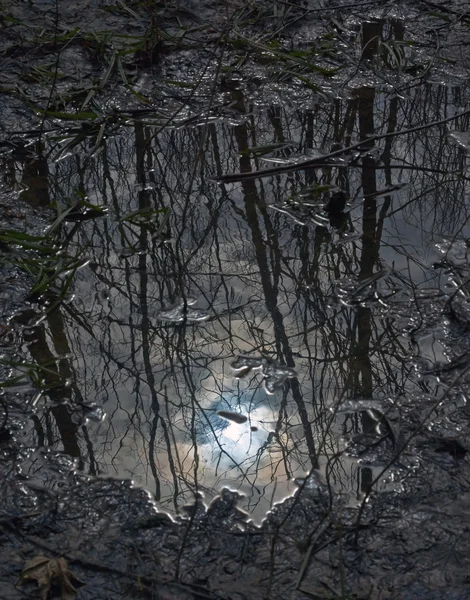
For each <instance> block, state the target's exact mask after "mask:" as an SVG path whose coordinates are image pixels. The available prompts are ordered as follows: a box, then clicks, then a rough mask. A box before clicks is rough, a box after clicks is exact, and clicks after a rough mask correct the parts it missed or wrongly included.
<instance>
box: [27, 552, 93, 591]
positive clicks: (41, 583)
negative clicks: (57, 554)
mask: <svg viewBox="0 0 470 600" xmlns="http://www.w3.org/2000/svg"><path fill="white" fill-rule="evenodd" d="M21 575H22V583H23V582H24V581H26V580H28V579H36V581H37V582H38V588H39V593H40V596H41V600H47V597H48V596H49V592H50V590H51V587H52V585H60V588H61V597H62V600H75V598H76V597H77V590H76V589H75V588H74V586H73V584H72V580H75V581H76V582H77V583H81V581H80V580H78V579H77V578H76V577H75V576H74V575H72V573H71V572H70V571H69V569H68V566H67V561H66V560H65V558H47V557H46V556H35V557H34V558H32V559H31V560H28V561H27V562H26V564H25V566H24V568H23V572H22V573H21Z"/></svg>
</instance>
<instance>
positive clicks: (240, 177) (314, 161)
mask: <svg viewBox="0 0 470 600" xmlns="http://www.w3.org/2000/svg"><path fill="white" fill-rule="evenodd" d="M468 114H470V109H467V110H464V111H463V112H461V113H459V114H458V115H454V116H452V117H447V118H446V119H441V120H439V121H433V122H432V123H428V124H426V125H417V126H416V127H410V128H409V129H401V130H400V131H391V132H388V133H383V134H379V135H373V136H370V137H368V138H367V139H365V140H361V141H360V142H357V144H352V145H351V146H348V147H347V148H341V149H339V150H335V151H334V152H330V153H329V154H324V155H323V156H318V157H316V158H310V159H309V160H304V161H302V162H299V163H296V164H292V165H285V166H282V167H272V168H271V169H260V170H259V171H250V172H249V173H230V174H228V175H219V176H217V177H211V179H212V180H213V181H218V182H220V183H230V182H234V181H246V180H248V179H256V178H258V177H271V176H272V175H280V174H282V173H289V172H291V171H298V170H301V169H308V168H311V167H318V166H319V163H324V162H325V161H326V160H328V159H330V158H335V157H336V156H341V155H342V154H345V153H346V152H351V151H352V150H357V149H358V148H361V147H362V146H364V144H370V143H371V142H375V141H377V140H383V139H386V138H393V137H397V136H399V135H406V134H408V133H415V132H416V131H423V130H424V129H430V128H431V127H437V126H439V125H444V124H445V123H449V122H450V121H455V120H456V119H458V118H460V117H465V116H466V115H468Z"/></svg>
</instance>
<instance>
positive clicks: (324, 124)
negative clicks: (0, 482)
mask: <svg viewBox="0 0 470 600" xmlns="http://www.w3.org/2000/svg"><path fill="white" fill-rule="evenodd" d="M439 92H440V88H439V87H438V86H434V87H433V86H429V87H428V88H426V89H425V90H423V89H421V88H420V89H418V90H415V91H414V92H410V94H414V96H415V97H414V98H413V99H410V101H404V100H397V98H394V97H390V96H387V95H384V94H381V93H379V92H374V91H373V90H371V89H370V88H367V90H365V92H364V94H361V93H360V92H357V93H356V94H355V97H354V98H353V99H351V100H344V101H337V102H336V103H335V104H334V107H335V111H336V114H337V121H336V124H335V123H330V121H329V110H330V108H329V105H319V107H318V108H319V110H320V113H319V115H318V116H317V118H316V127H315V130H316V131H317V132H318V134H317V136H318V138H317V139H316V138H315V136H314V137H309V136H311V135H312V133H311V132H309V131H308V129H307V124H308V123H309V114H310V113H309V111H303V112H302V111H296V112H285V111H284V110H281V108H280V107H276V106H272V107H267V108H256V106H251V105H250V101H249V99H247V100H246V105H247V106H246V110H247V112H249V113H250V114H252V115H253V116H252V118H251V122H250V123H243V124H240V125H236V126H231V125H227V124H224V123H219V124H210V125H208V127H207V129H206V130H201V128H199V127H198V128H193V127H188V128H181V129H178V130H170V131H163V132H161V133H160V134H159V135H158V136H155V131H156V130H155V127H154V126H152V125H145V124H142V123H140V122H131V123H130V126H129V127H127V128H126V130H124V131H122V132H121V133H118V134H116V135H115V136H113V137H112V138H110V139H109V140H107V142H106V151H105V152H102V153H100V155H97V156H95V157H94V158H93V159H92V161H91V162H90V163H89V165H88V166H87V168H86V171H85V172H84V173H82V175H81V179H82V183H81V184H80V185H81V190H82V191H81V193H82V194H83V195H84V197H85V198H87V199H89V200H87V202H89V203H90V205H93V206H99V207H103V209H100V211H98V212H99V215H97V217H98V218H91V219H89V220H88V219H83V220H82V219H80V220H79V222H80V227H76V223H75V221H76V220H75V219H74V220H73V221H72V222H71V223H70V224H69V223H68V221H71V219H70V218H68V217H66V218H64V221H66V223H64V227H65V228H67V231H68V233H67V236H68V252H69V253H70V254H75V253H77V252H79V251H80V249H84V257H86V260H87V261H89V266H88V267H87V266H85V267H83V268H81V269H80V270H79V271H77V272H76V275H75V280H74V284H73V288H72V290H71V291H72V293H73V295H74V300H73V301H72V302H71V303H69V304H67V305H64V306H62V307H61V308H60V310H59V311H56V312H54V313H53V314H51V315H49V316H48V317H47V319H46V320H45V321H44V322H43V323H41V324H40V325H38V326H37V327H35V328H34V329H33V330H32V332H31V334H30V340H29V344H28V348H29V351H30V353H31V355H32V357H33V358H35V359H36V360H38V361H44V359H45V357H49V360H51V361H52V360H56V361H57V360H59V359H58V357H59V356H66V357H67V358H65V359H61V360H60V361H59V362H60V366H59V374H58V376H57V377H61V376H63V377H66V378H67V379H68V380H69V381H70V385H69V387H68V388H66V389H61V388H59V389H58V390H57V391H55V392H54V396H53V397H51V394H49V397H50V398H51V399H52V400H53V402H57V401H58V400H60V401H62V402H63V401H64V400H65V401H66V404H62V405H59V406H55V407H54V406H48V404H47V403H46V404H45V405H43V406H44V408H43V409H42V410H41V412H40V414H38V418H37V422H36V426H35V430H34V431H35V433H34V434H33V432H31V434H32V437H31V440H30V443H31V445H33V446H34V445H35V444H38V443H42V444H44V445H45V446H46V447H47V448H51V449H54V450H61V451H64V450H65V449H67V452H68V453H69V454H71V456H72V457H73V458H75V459H77V461H78V464H79V465H80V469H81V471H82V472H84V473H89V474H91V475H97V474H100V475H112V476H115V477H124V478H131V479H132V480H133V481H134V482H135V484H136V485H139V486H142V487H145V488H147V489H149V490H151V491H152V493H153V494H154V495H155V498H156V499H157V501H158V503H159V506H161V507H163V508H164V509H166V510H168V511H170V512H172V513H178V511H179V510H180V508H181V507H182V506H184V505H186V504H188V503H189V502H190V501H191V498H193V497H194V494H195V493H199V492H202V493H203V494H204V495H205V498H206V501H207V502H210V500H211V498H212V497H213V496H214V495H216V494H217V493H218V491H219V490H220V489H221V488H222V487H230V488H232V489H237V490H238V491H239V492H240V493H243V494H244V495H245V498H244V500H242V501H241V503H240V506H241V508H244V509H245V510H247V511H248V512H249V514H250V515H251V516H252V518H253V519H255V521H257V522H260V521H261V520H262V519H263V518H264V516H265V515H266V512H267V511H268V510H269V509H270V508H271V507H272V506H273V504H274V503H276V502H279V501H280V500H282V499H283V498H285V497H286V496H287V495H289V494H290V493H292V491H293V490H294V489H296V487H295V484H294V481H293V480H294V478H295V477H299V476H302V475H303V474H304V473H306V472H308V471H310V470H311V469H312V468H313V469H318V468H320V469H321V470H322V469H323V470H324V469H325V468H326V467H325V465H328V464H329V462H330V461H331V457H332V456H334V455H335V454H337V453H341V452H342V451H344V450H345V448H346V446H347V443H349V442H348V440H350V439H352V437H354V436H359V435H360V434H361V431H363V430H364V431H367V430H368V428H369V429H370V427H371V422H373V421H374V419H373V418H372V419H371V417H370V416H368V413H367V411H365V412H364V411H361V410H358V411H354V410H353V408H350V411H352V412H350V413H349V416H345V415H343V414H341V411H340V412H338V414H335V415H333V418H332V417H331V414H332V413H331V410H333V412H334V410H335V407H337V405H338V401H339V400H341V399H347V400H348V401H349V402H350V403H354V398H357V397H359V398H368V397H370V398H372V397H375V396H377V395H379V396H381V397H383V398H389V397H391V398H394V397H398V396H399V395H400V394H405V393H407V394H409V393H411V392H413V391H415V390H416V387H417V386H418V382H417V380H416V379H414V378H413V377H412V375H411V371H412V369H411V365H410V353H411V347H410V337H409V332H408V331H406V330H404V328H403V322H404V321H407V320H410V319H411V320H412V318H413V315H414V314H415V313H416V309H415V308H414V301H415V299H416V298H419V299H420V301H422V302H423V303H425V302H427V303H428V306H430V307H431V306H432V302H434V301H436V300H437V301H439V296H442V294H446V293H447V292H446V290H445V289H444V290H443V289H442V288H441V287H440V280H441V275H440V273H439V271H438V270H433V269H432V266H431V265H432V263H433V261H434V260H437V258H438V256H439V254H438V253H439V252H443V251H444V250H445V243H444V242H442V236H443V234H444V233H446V234H447V235H452V232H453V231H455V228H454V223H456V222H458V223H459V224H460V223H462V222H465V220H466V219H467V206H466V203H465V198H464V196H462V192H461V190H462V182H461V180H458V179H455V177H453V176H452V175H445V174H443V175H441V176H440V179H439V180H438V181H439V183H438V184H437V185H435V186H434V187H435V188H436V189H435V190H434V191H433V190H431V191H429V192H427V191H426V190H427V189H428V187H429V185H430V183H429V177H430V175H429V173H428V169H429V171H430V172H431V173H432V172H433V169H437V168H438V167H439V164H440V162H441V158H440V156H441V155H440V154H436V156H435V158H434V155H433V153H432V152H429V153H421V152H420V151H419V148H420V147H421V146H422V147H424V146H425V144H429V143H430V142H429V141H427V140H426V132H424V133H422V134H420V136H419V143H418V146H417V147H416V156H415V157H414V161H415V166H416V170H412V169H405V168H404V165H405V166H406V162H407V159H406V156H407V155H406V153H405V154H403V152H405V149H406V147H405V146H403V144H402V142H401V141H397V143H390V144H388V142H387V143H386V145H385V146H382V147H381V148H380V153H379V154H367V153H365V154H364V155H363V156H362V158H360V164H357V165H356V164H353V165H351V166H348V165H346V166H344V165H343V164H341V165H340V166H335V165H332V166H328V167H319V168H315V169H313V168H310V169H302V170H301V171H298V172H297V173H296V174H295V177H294V176H293V175H292V174H291V173H290V172H288V173H283V172H281V173H279V174H276V175H275V176H272V177H263V178H262V179H250V180H245V181H243V182H241V183H230V184H217V183H216V182H214V181H213V178H214V176H217V173H218V172H219V173H221V171H220V170H221V168H222V165H224V172H237V171H239V172H242V173H244V174H247V173H249V172H250V171H255V170H256V169H257V159H256V158H252V157H250V156H247V154H246V152H245V150H246V148H247V147H248V146H249V144H251V146H254V145H256V146H257V147H260V146H261V145H262V144H266V145H267V144H268V143H269V144H271V145H274V144H279V143H281V142H282V140H283V139H289V140H294V141H295V144H296V145H297V147H298V148H300V152H301V153H302V144H305V140H307V139H309V140H310V141H309V144H312V145H313V146H315V145H318V144H322V142H321V140H323V139H336V138H337V133H336V131H335V128H337V127H339V126H340V123H341V121H342V119H344V118H346V117H347V119H349V122H350V123H351V127H352V132H353V136H355V138H356V139H357V140H360V139H361V135H365V133H366V132H369V131H370V132H374V135H376V136H380V135H381V134H382V132H389V133H390V129H391V127H394V125H393V124H394V123H395V122H396V120H397V119H398V118H399V115H401V114H403V113H406V112H407V110H408V108H409V107H411V106H418V105H419V103H420V102H424V101H425V102H426V104H427V105H431V106H432V105H433V102H434V103H436V107H437V106H440V102H441V98H440V93H439ZM376 122H377V123H381V126H380V127H379V128H377V127H376V125H375V123H376ZM410 125H412V123H408V122H406V120H405V121H403V123H402V124H401V125H400V127H401V128H409V127H410ZM320 132H321V135H320ZM361 132H362V133H361ZM352 139H354V137H353V138H352ZM356 143H357V142H356ZM441 143H442V148H441V151H440V152H441V153H442V152H445V153H447V154H448V155H449V156H451V155H454V156H455V157H456V158H457V157H458V156H459V155H461V151H460V150H459V149H458V148H457V147H456V146H455V145H454V144H452V142H451V141H449V139H448V137H447V136H443V138H442V141H441ZM201 144H204V147H205V157H206V158H205V160H204V163H203V164H202V165H199V166H198V162H197V161H196V157H197V156H198V149H199V148H200V147H201ZM350 145H351V144H350ZM371 148H372V145H371ZM392 154H393V156H395V158H393V159H392ZM7 160H8V159H7ZM78 160H79V155H78V154H76V155H74V156H70V157H68V158H62V159H61V160H60V161H59V162H55V163H51V164H50V165H49V173H50V177H51V180H52V181H54V182H55V183H54V197H55V198H56V201H57V202H61V203H63V202H65V201H66V199H67V198H74V197H76V194H77V185H79V180H78V179H77V176H76V172H77V166H78V163H77V161H78ZM391 163H393V168H392V166H391ZM11 166H12V168H15V163H11ZM183 166H184V167H183ZM433 177H434V176H433ZM338 189H340V190H341V194H340V195H338V192H336V191H334V190H338ZM331 190H332V191H331ZM46 192H47V188H46V189H44V188H43V193H46ZM50 193H52V190H50ZM459 198H460V201H459V200H458V199H459ZM332 202H336V205H334V206H333V205H332ZM338 203H339V204H338ZM445 204H447V206H452V208H453V210H452V211H449V210H446V211H444V210H443V205H445ZM276 205H284V206H287V207H289V210H290V211H294V213H293V214H295V216H296V218H295V219H292V218H291V215H290V214H284V213H283V212H282V211H281V212H273V211H270V210H269V208H270V207H273V206H276ZM431 207H434V208H433V209H432V210H431ZM73 210H75V211H76V209H73ZM88 210H91V209H90V208H88ZM286 213H287V210H286ZM128 215H130V216H128ZM457 215H458V220H457ZM123 216H125V218H124V219H123ZM299 216H300V221H301V222H302V223H303V225H301V224H300V221H299V218H298V217H299ZM162 236H163V237H164V238H165V239H169V240H171V242H170V243H165V244H161V242H160V240H161V239H162ZM436 244H440V245H439V246H437V247H436ZM443 244H444V245H443ZM123 248H124V249H125V248H127V249H128V250H129V252H128V253H127V256H124V255H123ZM443 249H444V250H443ZM427 290H429V291H427ZM423 305H424V304H423ZM426 310H427V309H426ZM407 311H408V313H409V314H407ZM436 318H439V316H437V317H436ZM420 343H421V345H422V346H423V348H422V350H421V352H424V346H425V345H426V346H428V350H427V352H428V353H429V354H430V355H432V356H433V360H435V361H438V360H442V359H443V358H444V356H443V355H442V351H437V350H435V349H433V348H435V344H436V343H435V342H433V338H432V336H431V338H429V337H428V338H426V339H423V340H422V341H421V342H420ZM436 352H437V354H436ZM237 357H241V358H237ZM72 407H74V408H72ZM104 413H105V414H106V418H105V419H103V415H104ZM230 415H232V416H230ZM242 419H243V422H242ZM46 427H47V429H48V430H50V433H49V434H46V429H45V428H46ZM374 431H375V430H374ZM379 434H380V432H379V433H377V432H375V433H373V436H374V435H379ZM377 439H379V438H377ZM377 439H375V441H377ZM46 440H47V441H46ZM387 444H390V440H384V441H383V442H382V445H383V446H385V448H384V452H385V455H390V452H391V448H388V449H387V448H386V446H387ZM387 453H388V454H387ZM379 454H380V453H379ZM382 458H383V457H382ZM382 462H383V460H379V459H377V468H375V467H374V464H373V460H372V461H371V459H370V457H369V463H370V464H368V465H367V466H364V465H363V463H364V460H359V459H358V460H352V459H351V458H348V457H347V456H345V457H344V459H343V462H342V461H340V463H339V464H338V470H337V473H336V474H335V477H334V479H335V486H336V487H337V488H338V489H341V490H343V492H344V491H347V492H348V493H349V494H350V501H351V503H353V504H354V502H357V501H358V499H359V497H360V494H359V495H358V492H357V490H358V489H359V490H360V489H361V488H364V486H365V485H366V484H365V483H364V478H365V480H366V481H369V480H372V479H373V478H374V473H375V472H379V471H380V468H381V465H382ZM340 465H341V466H340ZM374 469H375V471H374Z"/></svg>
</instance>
